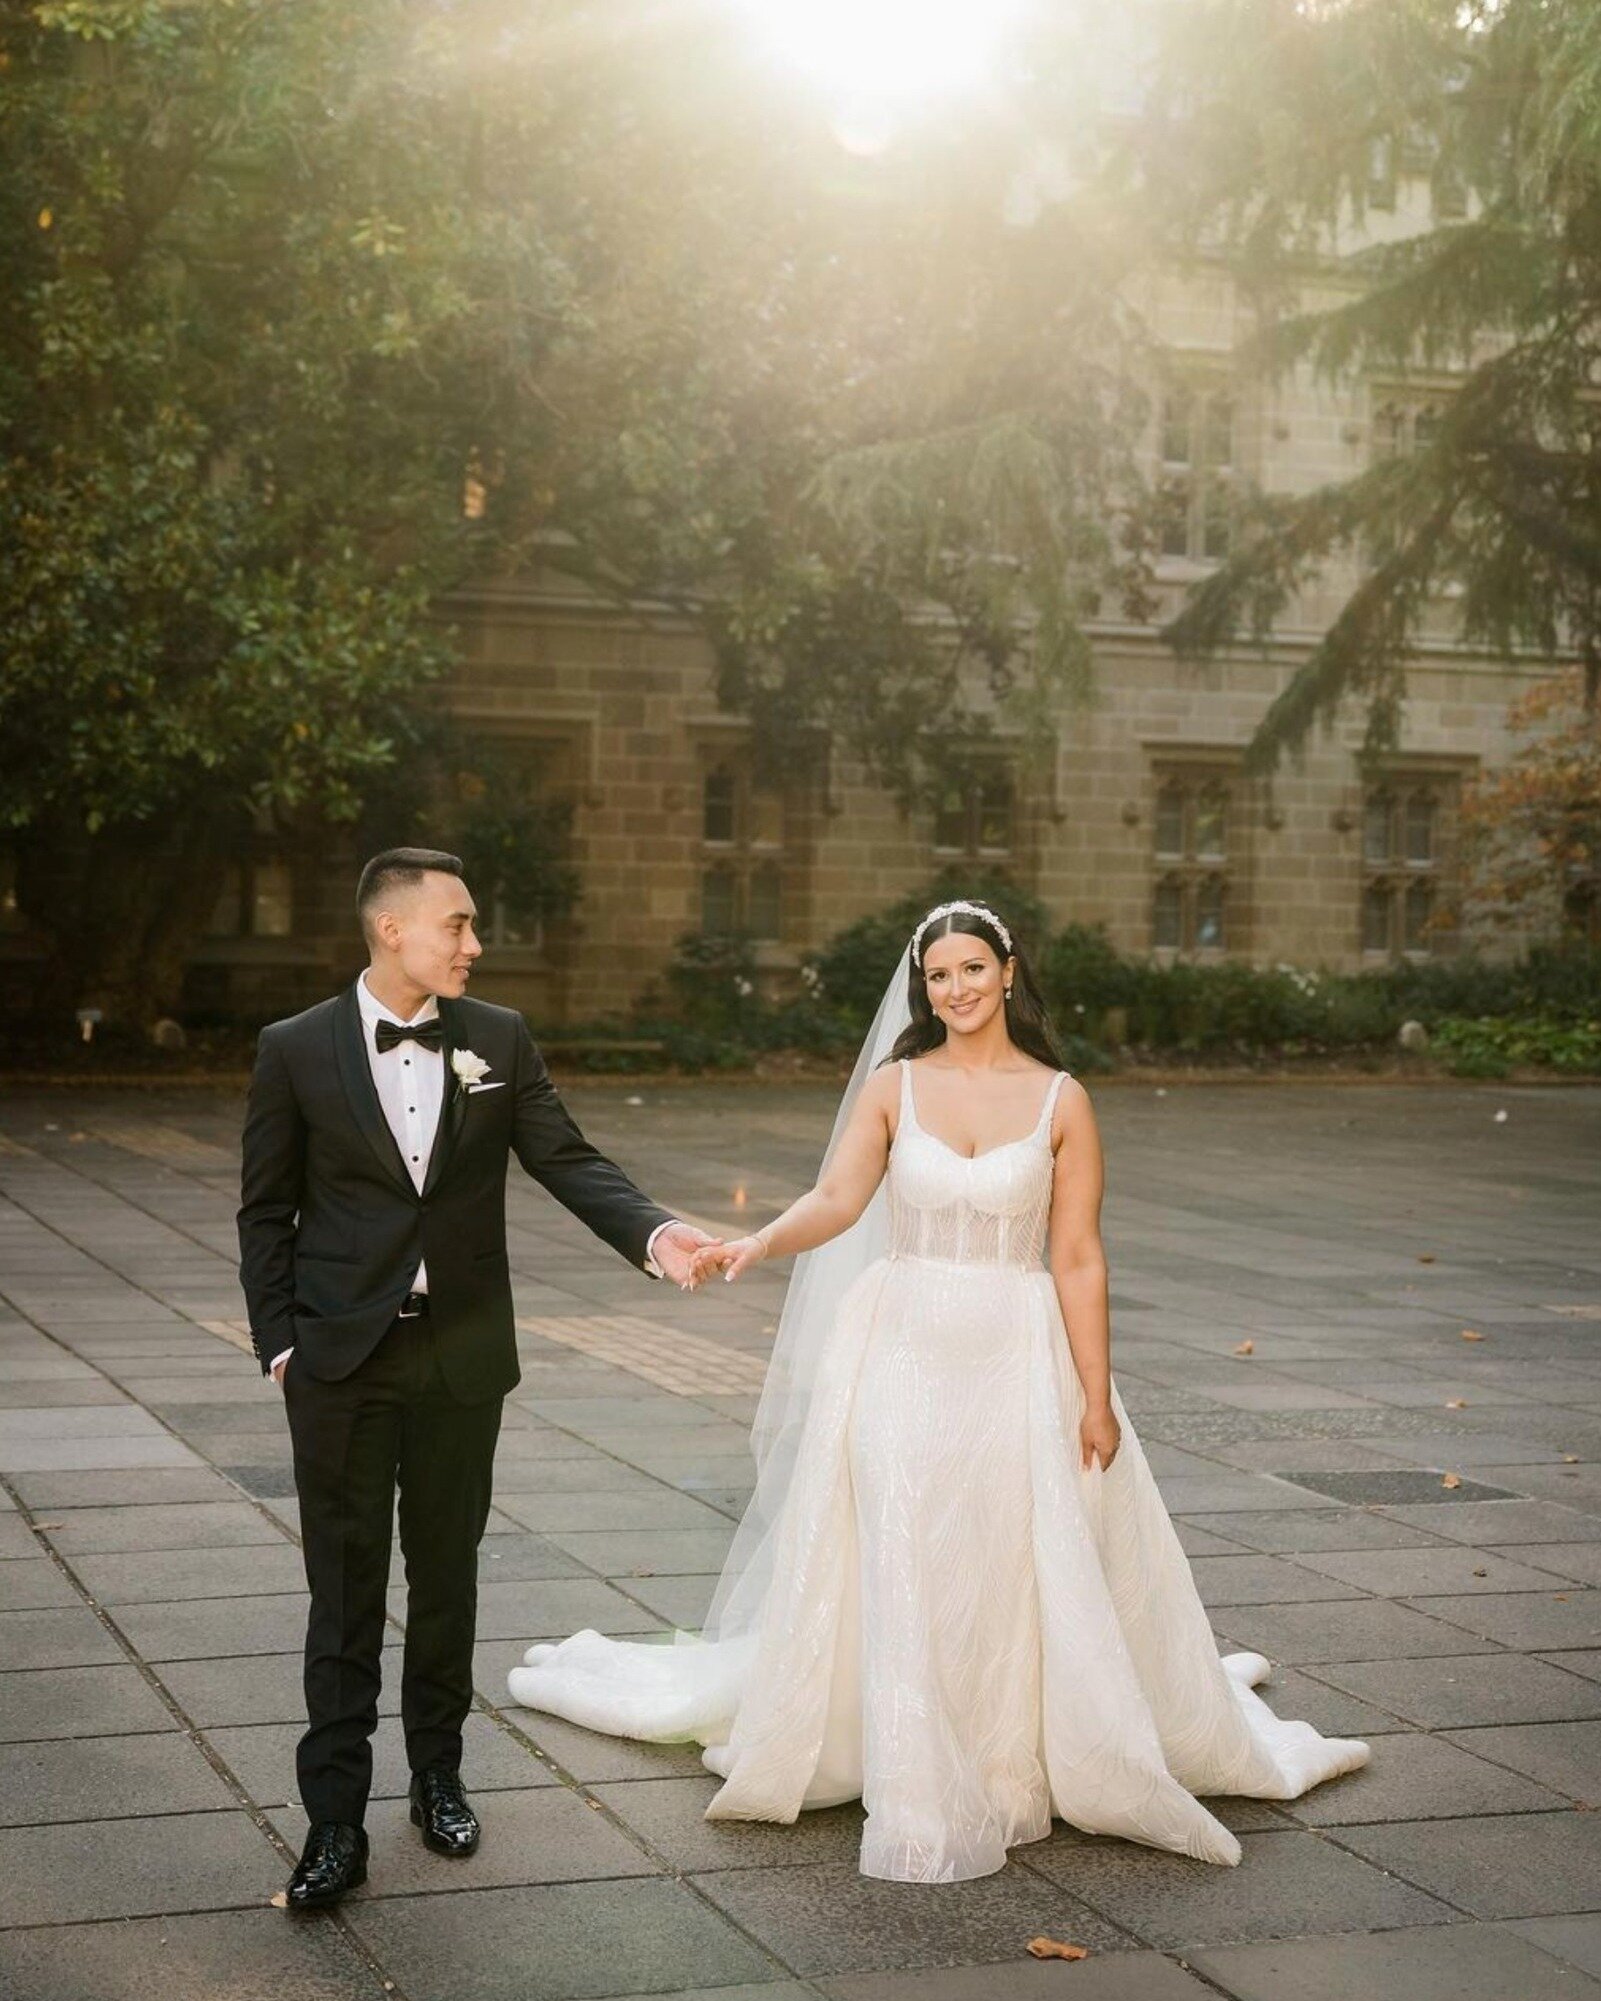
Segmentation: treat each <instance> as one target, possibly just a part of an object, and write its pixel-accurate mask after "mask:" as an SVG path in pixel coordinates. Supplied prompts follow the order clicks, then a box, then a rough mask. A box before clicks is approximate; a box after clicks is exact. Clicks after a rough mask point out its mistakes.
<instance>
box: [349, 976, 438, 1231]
mask: <svg viewBox="0 0 1601 2001" xmlns="http://www.w3.org/2000/svg"><path fill="white" fill-rule="evenodd" d="M334 1054H335V1056H336V1057H337V1059H338V1062H339V1081H340V1082H341V1083H342V1084H343V1085H344V1087H345V1097H346V1100H347V1101H348V1103H349V1105H350V1113H351V1117H352V1118H353V1119H354V1120H355V1121H356V1124H357V1125H358V1126H359V1127H360V1128H361V1134H362V1137H363V1138H364V1139H365V1140H366V1142H367V1144H368V1145H369V1146H370V1147H371V1148H372V1150H373V1152H374V1154H375V1155H376V1156H377V1159H378V1164H379V1166H380V1167H382V1168H384V1169H385V1170H386V1171H387V1172H388V1173H389V1174H390V1175H391V1176H392V1177H393V1178H394V1180H395V1181H396V1183H397V1184H398V1185H399V1186H400V1187H401V1188H403V1189H404V1190H405V1192H406V1193H407V1194H408V1195H415V1194H416V1192H417V1190H416V1187H415V1185H414V1184H413V1182H412V1178H411V1176H410V1175H409V1174H408V1173H407V1172H406V1163H405V1162H404V1161H403V1160H402V1159H401V1157H400V1148H399V1147H398V1146H396V1144H395V1136H394V1134H393V1133H392V1132H391V1131H390V1130H389V1121H388V1120H387V1119H386V1118H385V1117H384V1108H383V1106H382V1105H380V1104H379V1102H378V1086H377V1085H376V1084H375V1083H374V1082H373V1081H372V1065H371V1063H369V1062H368V1060H367V1031H366V1027H365V1025H364V1023H363V1022H362V1019H361V1007H360V1004H359V1003H358V1001H357V999H356V989H355V988H354V987H353V986H351V987H347V988H346V989H345V991H344V992H343V993H342V994H341V995H340V996H339V1004H338V1006H337V1007H336V1008H335V1009H334ZM443 1123H444V1120H443V1118H441V1120H440V1124H441V1125H443Z"/></svg>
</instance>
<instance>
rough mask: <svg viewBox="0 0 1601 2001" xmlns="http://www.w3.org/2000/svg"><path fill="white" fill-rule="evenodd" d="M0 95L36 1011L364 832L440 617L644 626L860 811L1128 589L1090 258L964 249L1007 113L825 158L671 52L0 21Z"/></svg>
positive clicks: (1061, 665) (1008, 152)
mask: <svg viewBox="0 0 1601 2001" xmlns="http://www.w3.org/2000/svg"><path fill="white" fill-rule="evenodd" d="M0 57H3V61H0V286H3V287H4V290H5V293H6V296H7V298H8V301H9V302H11V305H12V310H11V311H10V312H9V313H8V315H6V316H5V318H4V320H3V321H0V540H3V543H4V549H5V556H6V561H5V563H4V565H3V566H0V632H3V634H4V638H3V641H0V744H3V748H0V830H3V831H4V832H5V834H6V837H7V838H8V840H9V843H10V845H11V847H12V849H13V851H14V853H15V854H16V855H17V857H18V860H19V898H20V901H21V904H22V907H23V909H24V911H25V913H26V914H27V916H28V917H29V919H30V920H31V921H32V923H33V924H34V925H35V926H36V927H37V928H38V930H39V931H40V933H41V934H42V935H43V936H44V937H45V939H46V940H47V942H48V944H49V946H50V961H49V966H48V968H47V977H46V981H45V991H44V994H43V996H42V998H43V999H44V1001H45V1002H46V1003H47V1004H49V1005H50V1006H52V1007H54V1008H56V1009H58V1010H59V1009H64V1008H65V1007H66V1006H69V1005H71V1004H72V1003H74V1002H77V1003H98V1004H99V1005H101V1006H103V1007H105V1008H106V1009H107V1010H108V1011H110V1012H113V1013H119V1014H123V1015H126V1016H129V1017H132V1018H139V1017H146V1018H147V1017H148V1016H149V1014H150V1013H152V1012H153V1011H155V1010H156V1009H158V1008H160V1007H162V1006H170V1005H171V1004H172V1002H173V1000H174V999H175V997H176V993H177V987H178V980H179V974H180V970H181V965H182V961H183V958H184V955H185V952H186V949H187V948H188V947H189V946H190V945H191V944H192V941H193V939H194V937H195V935H196V932H197V930H198V928H199V927H200V925H201V923H202V920H203V916H204V913H205V912H206V911H207V910H208V909H209V907H210V905H211V903H212V901H213V898H214V895H215V891H216V887H217V882H218V878H219V871H220V869H221V868H222V866H223V862H224V859H225V857H226V853H227V850H228V846H229V842H230V840H231V838H232V835H233V832H234V830H235V829H237V828H238V827H239V826H240V824H241V823H242V822H243V821H244V819H245V818H246V817H248V816H250V815H257V816H260V815H264V814H275V815H278V816H280V817H289V818H297V819H299V820H300V821H302V822H304V821H306V820H308V819H311V820H317V819H321V820H327V821H339V820H346V821H353V820H355V819H356V818H357V817H358V816H359V814H360V812H361V809H362V806H363V802H364V801H365V800H368V799H370V798H371V797H373V796H374V795H375V794H376V795H377V796H380V797H382V798H383V799H385V800H387V801H391V802H392V801H393V800H394V798H395V797H396V796H397V789H398V790H399V791H400V792H401V793H402V794H403V792H404V785H403V784H399V785H398V787H397V778H398V774H397V769H396V761H397V759H399V758H401V757H402V756H403V755H405V754H407V753H408V751H411V750H413V749H415V748H416V746H418V744H419V743H420V742H421V741H422V740H423V739H424V738H425V737H426V735H427V733H428V730H429V727H430V718H431V717H432V716H434V715H436V714H437V712H438V710H439V708H440V706H441V702H440V696H439V694H438V690H437V687H436V683H437V681H438V678H439V676H440V675H441V674H442V673H443V672H444V671H445V670H446V669H447V667H448V665H449V663H450V660H451V658H452V655H451V648H450V643H449V635H448V634H447V633H446V632H444V631H443V630H442V628H441V627H440V626H439V624H438V622H437V620H436V618H435V617H434V616H433V615H432V611H431V607H433V606H434V605H436V604H437V602H438V599H439V597H440V595H441V594H442V593H444V592H447V591H448V590H450V589H452V588H454V587H458V586H460V585H462V584H464V583H467V582H470V581H471V580H472V579H473V578H474V577H475V576H477V575H481V574H483V573H484V572H486V571H498V572H500V573H503V574H516V573H519V572H526V571H528V570H529V569H530V568H531V567H532V566H535V565H550V564H556V565H559V566H561V567H563V568H565V569H566V570H568V571H570V572H572V573H574V574H577V575H579V576H581V577H583V578H585V579H586V580H588V581H589V582H590V583H591V584H593V585H594V586H595V587H597V588H600V589H603V590H607V591H611V592H614V593H615V594H616V595H617V596H618V597H619V598H623V599H627V600H630V601H633V602H636V603H637V602H638V601H639V600H640V599H642V598H655V599H658V600H665V601H667V602H669V603H672V604H675V605H677V606H680V607H683V608H687V609H688V610H689V611H691V613H692V614H693V615H694V616H695V617H697V618H698V619H700V620H701V621H702V622H703V624H704V626H705V629H706V630H707V632H708V634H709V635H710V637H711V639H712V641H713V644H714V647H715V650H716V659H717V664H718V672H719V677H720V687H721V691H722V694H723V696H724V698H725V699H726V700H727V701H728V702H729V703H730V704H732V705H735V706H737V707H740V708H742V709H743V710H745V711H746V712H747V713H748V714H750V715H751V716H752V717H753V719H754V720H755V722H756V724H757V726H758V733H759V737H760V740H761V741H762V743H763V744H764V745H766V746H767V747H768V748H769V750H770V751H771V752H772V753H773V754H775V755H778V756H788V755H790V754H792V753H793V750H794V747H795V745H796V743H797V742H798V741H799V740H801V739H803V738H809V737H810V736H811V735H812V734H814V733H815V732H816V731H818V730H819V729H824V730H829V731H833V732H835V733H836V734H838V735H840V736H843V737H844V738H845V739H846V740H847V741H848V742H849V743H850V744H851V745H852V746H853V747H854V748H855V749H857V750H858V751H859V752H860V753H861V754H862V755H863V756H864V757H865V758H866V759H867V761H868V762H869V764H870V765H871V766H872V767H873V768H874V769H875V770H876V771H878V772H879V773H880V774H881V775H882V776H884V777H885V778H887V779H888V780H890V781H891V782H892V783H894V784H896V785H898V786H900V787H901V788H902V790H903V791H907V792H910V791H912V790H915V789H916V788H917V786H918V785H919V784H920V783H925V782H928V780H929V774H930V773H931V772H932V771H933V770H934V769H935V768H936V767H937V766H938V765H939V763H940V762H941V753H942V748H943V747H944V746H946V745H948V744H949V743H950V741H951V740H952V734H953V732H971V731H973V730H980V729H983V728H985V727H988V726H989V725H990V724H991V723H992V722H993V721H994V720H995V718H996V716H997V715H998V714H1000V713H1001V712H1002V711H1003V710H1004V708H1005V706H1006V705H1007V704H1008V703H1010V704H1011V705H1012V706H1013V708H1014V709H1018V708H1021V709H1024V710H1025V711H1026V709H1027V707H1028V705H1029V704H1031V703H1032V704H1033V706H1034V708H1035V709H1036V710H1038V708H1039V707H1040V705H1041V704H1042V702H1043V701H1044V699H1045V698H1046V697H1047V696H1048V695H1050V694H1051V693H1052V692H1053V691H1054V690H1055V689H1057V688H1059V687H1060V686H1062V685H1063V684H1064V683H1072V682H1074V681H1077V682H1079V683H1082V682H1083V680H1084V679H1085V676H1086V673H1087V665H1086V663H1087V653H1086V648H1085V644H1084V640H1083V632H1082V626H1083V621H1084V619H1085V617H1086V616H1087V615H1088V614H1089V613H1091V612H1093V611H1094V610H1095V609H1096V608H1097V607H1098V606H1099V605H1100V604H1101V602H1102V598H1103V594H1104V593H1105V592H1106V591H1107V590H1111V591H1114V592H1117V591H1119V590H1122V589H1124V588H1125V587H1127V588H1137V585H1138V574H1139V564H1138V561H1137V560H1133V561H1130V559H1129V557H1128V554H1127V550H1126V548H1125V547H1124V546H1123V544H1122V543H1120V540H1119V536H1118V534H1117V532H1116V531H1117V525H1118V522H1119V520H1120V519H1121V518H1122V517H1123V515H1124V514H1126V513H1129V512H1131V511H1132V510H1134V507H1135V499H1136V493H1137V485H1138V482H1137V479H1136V478H1135V475H1134V472H1133V461H1132V458H1131V455H1130V439H1131V437H1132V435H1133V432H1134V429H1135V427H1136V423H1137V414H1138V412H1137V399H1136V398H1135V397H1134V396H1133V395H1132V394H1131V393H1130V391H1129V388H1128V385H1127V379H1126V377H1125V375H1124V374H1123V373H1122V372H1121V371H1120V368H1119V366H1118V359H1119V354H1120V342H1121V341H1122V339H1123V336H1124V329H1123V327H1122V325H1121V323H1120V319H1119V314H1118V310H1117V307H1116V304H1115V297H1116V284H1115V278H1116V269H1117V263H1118V259H1117V257H1116V256H1114V255H1113V254H1112V253H1111V252H1109V251H1108V249H1107V247H1106V246H1107V244H1108V242H1110V241H1111V240H1112V239H1111V235H1110V233H1109V232H1104V231H1103V232H1101V233H1100V234H1099V235H1097V233H1096V232H1095V231H1094V230H1093V229H1089V228H1087V227H1086V226H1085V218H1084V216H1083V214H1082V212H1081V211H1080V210H1079V209H1078V208H1076V207H1075V206H1074V204H1072V203H1070V202H1063V201H1053V202H1050V203H1047V204H1044V205H1043V207H1042V208H1041V210H1040V212H1039V213H1038V214H1036V215H1034V216H1032V217H1030V216H1028V215H1025V214H1022V213H1021V212H1020V210H1019V208H1018V200H1017V196H1018V188H1019V182H1020V176H1023V175H1024V174H1025V170H1026V169H1027V168H1028V165H1029V162H1030V160H1031V158H1032V157H1033V156H1034V155H1035V154H1036V153H1037V150H1038V140H1039V136H1040V133H1041V131H1043V130H1050V131H1057V132H1059V131H1060V130H1062V129H1065V128H1066V127H1067V126H1068V125H1070V124H1071V122H1072V121H1071V118H1070V116H1069V113H1068V111H1067V109H1066V107H1065V105H1064V103H1063V101H1061V99H1060V96H1059V91H1058V85H1057V83H1056V82H1055V81H1052V79H1053V78H1054V77H1055V76H1057V75H1058V74H1059V66H1058V68H1057V69H1055V70H1053V69H1052V68H1051V66H1050V65H1049V64H1046V65H1045V66H1044V67H1043V68H1042V69H1041V70H1040V73H1039V74H1038V75H1033V76H1031V75H1030V74H1028V73H1026V72H1023V71H1020V72H1019V73H1018V74H1017V75H1016V76H1015V77H1014V78H1013V79H1012V80H1011V91H1010V95H1009V96H1008V98H1007V99H1006V102H1005V105H1004V107H1003V110H1002V112H1001V113H1000V114H999V115H997V113H996V112H995V111H994V110H993V109H983V108H980V109H976V110H974V111H973V112H972V113H971V114H970V115H968V116H967V118H966V121H965V122H963V120H961V119H958V118H954V117H953V116H945V117H942V118H938V119H934V118H930V119H929V120H927V121H925V122H924V123H922V124H920V125H919V124H916V123H915V122H914V124H913V125H912V126H911V127H910V128H909V129H908V130H907V131H906V132H905V133H903V134H902V135H901V137H900V139H899V140H898V141H897V142H896V143H895V144H894V145H892V146H890V147H888V148H887V149H885V150H881V151H876V152H872V153H870V154H869V155H866V156H862V155H858V154H855V153H852V152H851V151H850V150H848V149H847V148H844V147H842V146H841V144H840V143H839V140H838V138H837V136H836V135H835V133H834V131H833V130H832V129H831V126H830V122H829V119H828V117H827V116H826V115H825V112H824V110H823V109H822V108H821V107H820V106H819V105H817V104H816V103H815V102H813V101H811V100H809V99H807V98H806V97H805V95H804V94H803V93H800V92H797V91H795V90H794V89H793V88H792V87H791V83H790V80H789V79H786V78H784V77H782V76H781V75H778V74H776V73H775V72H774V71H773V70H772V69H771V68H770V67H764V66H763V65H762V63H761V62H760V61H758V59H757V57H756V55H755V53H754V51H753V48H752V46H751V45H750V44H749V43H748V42H746V41H742V40H741V39H740V37H739V36H738V35H737V34H736V33H735V32H734V30H733V28H732V26H731V23H730V16H729V14H728V10H726V9H725V8H722V7H717V6H705V7H701V8H696V7H687V8H683V9H669V10H663V9H661V8H659V7H657V6H654V5H651V4H646V0H609V4H607V5H605V6H596V5H586V4H582V0H515V4H513V0H481V4H478V5H475V6H473V7H470V8H459V7H451V6H446V5H442V4H439V0H303V4H297V5H294V6H284V5H281V4H279V0H58V4H43V0H35V4H27V5H24V4H10V5H7V6H5V7H4V9H3V11H0ZM1041 76H1044V77H1045V79H1046V80H1045V81H1043V82H1042V81H1041V80H1040V77H1041ZM464 501H465V503H466V504H465V506H464ZM517 813H518V814H520V815H522V818H523V819H527V817H528V815H527V813H526V811H525V810H524V807H523V806H518V808H517ZM513 819H517V815H513ZM534 821H538V823H539V826H540V827H541V828H542V829H544V832H542V834H541V838H542V839H544V838H546V837H547V835H548V827H547V826H546V823H545V820H544V819H542V818H541V817H540V816H539V815H538V814H537V813H536V814H535V815H534V816H533V820H530V821H529V824H530V825H533V824H534ZM512 823H513V821H512V819H507V818H506V816H505V815H504V814H502V815H501V816H500V818H499V819H497V820H496V822H495V824H494V826H493V827H492V828H490V829H488V830H487V832H486V842H487V846H486V849H485V852H486V853H490V854H493V853H501V852H503V851H504V849H505V844H506V841H507V840H508V839H509V838H510V835H509V834H508V831H507V830H508V828H510V827H511V826H512ZM517 824H518V825H519V826H520V825H521V824H522V820H521V819H517Z"/></svg>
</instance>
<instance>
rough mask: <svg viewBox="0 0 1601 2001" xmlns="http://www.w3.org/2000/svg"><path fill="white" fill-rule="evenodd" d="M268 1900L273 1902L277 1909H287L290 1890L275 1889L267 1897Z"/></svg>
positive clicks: (270, 1902) (274, 1907)
mask: <svg viewBox="0 0 1601 2001" xmlns="http://www.w3.org/2000/svg"><path fill="white" fill-rule="evenodd" d="M267 1902H268V1903H269V1904H271V1906H272V1907H273V1909H274V1910H275V1911H287V1910H288V1908H289V1892H288V1891H287V1890H274V1891H273V1893H272V1895H271V1896H270V1897H269V1898H268V1899H267Z"/></svg>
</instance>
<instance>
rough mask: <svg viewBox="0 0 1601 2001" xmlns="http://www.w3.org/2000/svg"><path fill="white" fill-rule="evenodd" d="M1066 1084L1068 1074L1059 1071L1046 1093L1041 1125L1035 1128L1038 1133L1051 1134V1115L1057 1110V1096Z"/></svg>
mask: <svg viewBox="0 0 1601 2001" xmlns="http://www.w3.org/2000/svg"><path fill="white" fill-rule="evenodd" d="M1066 1082H1067V1072H1066V1071H1065V1070H1058V1071H1057V1073H1056V1075H1055V1076H1054V1077H1053V1078H1052V1079H1051V1082H1050V1088H1049V1089H1048V1090H1047V1091H1046V1093H1045V1102H1044V1104H1043V1105H1041V1107H1040V1116H1039V1123H1038V1124H1037V1125H1036V1126H1035V1128H1034V1131H1035V1132H1036V1133H1039V1132H1041V1131H1045V1132H1047V1133H1048V1132H1049V1130H1050V1124H1051V1113H1052V1111H1053V1110H1054V1109H1055V1106H1056V1100H1057V1096H1058V1094H1059V1093H1060V1091H1061V1088H1062V1086H1063V1085H1064V1084H1065V1083H1066Z"/></svg>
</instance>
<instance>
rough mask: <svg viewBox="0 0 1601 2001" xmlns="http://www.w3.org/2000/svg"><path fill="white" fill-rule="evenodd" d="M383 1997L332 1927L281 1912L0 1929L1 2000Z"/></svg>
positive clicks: (379, 1984) (374, 1977)
mask: <svg viewBox="0 0 1601 2001" xmlns="http://www.w3.org/2000/svg"><path fill="white" fill-rule="evenodd" d="M384 1991H385V1990H384V1986H383V1981H382V1979H381V1977H380V1976H379V1975H378V1974H377V1973H376V1972H374V1971H373V1970H372V1969H371V1968H370V1967H369V1966H367V1965H366V1964H365V1963H364V1962H363V1960H362V1958H361V1956H360V1955H359V1954H358V1953H357V1952H355V1951H353V1950H352V1948H351V1945H350V1942H349V1940H348V1939H347V1938H346V1937H345V1936H344V1934H343V1933H342V1932H341V1931H340V1930H339V1929H337V1928H336V1927H335V1926H334V1925H331V1924H327V1923H321V1922H313V1923H310V1924H291V1923H288V1922H286V1921H285V1919H284V1916H283V1914H282V1913H281V1912H279V1911H268V1910H252V1911H206V1912H202V1913H200V1914H199V1915H196V1916H190V1917H163V1918H134V1919H120V1920H116V1921H114V1922H110V1923H106V1922H100V1923H93V1924H74V1925H50V1926H47V1927H44V1928H42V1929H36V1930H29V1929H18V1930H11V1931H0V1994H5V1995H13V1996H16V1997H19V2001H21V1997H26V2001H88V1997H91V1996H92V1997H93V2001H175V1997H178V1996H185V1997H187V1996H191V1995H192V1996H196V1997H199V1996H207V1997H212V1996H217V1997H220V1996H224V1995H226V1996H229V1997H230V2001H231V1997H235V1996H237V1997H241V2001H243V1997H247V1996H248V1997H250V1998H251V2001H255V1997H257V1996H260V1997H263V2001H265V1997H267V1996H271V1997H273V2001H383V1996H384Z"/></svg>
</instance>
